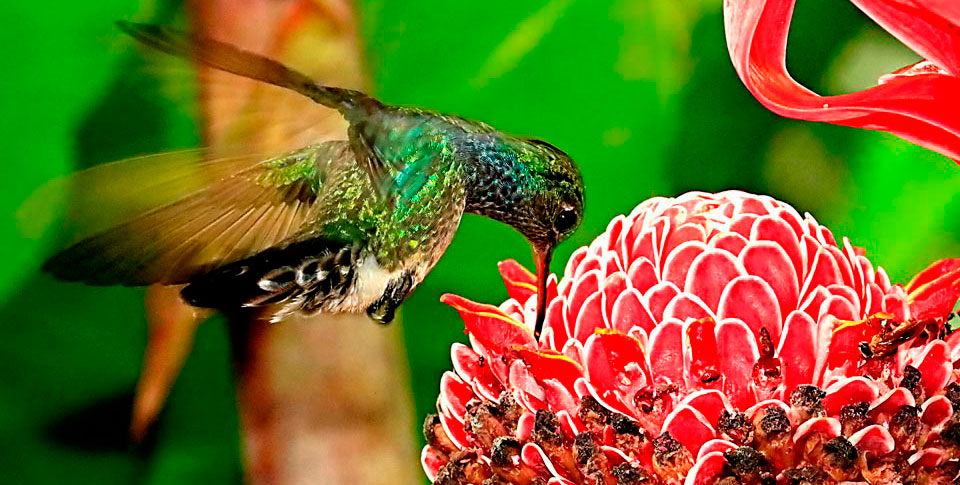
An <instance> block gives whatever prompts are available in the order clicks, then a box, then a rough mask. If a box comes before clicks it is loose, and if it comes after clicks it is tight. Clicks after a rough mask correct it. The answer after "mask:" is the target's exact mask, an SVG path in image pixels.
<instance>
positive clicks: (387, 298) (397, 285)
mask: <svg viewBox="0 0 960 485" xmlns="http://www.w3.org/2000/svg"><path fill="white" fill-rule="evenodd" d="M411 290H413V277H412V276H411V275H410V274H407V273H404V274H403V276H401V277H399V278H397V279H395V280H391V281H390V282H389V283H387V289H386V290H384V292H383V295H380V298H378V299H377V301H375V302H373V303H371V304H370V306H369V307H367V315H369V316H370V319H372V320H373V321H375V322H377V323H379V324H381V325H386V324H388V323H390V322H392V321H393V317H394V316H395V315H396V313H397V308H399V307H400V305H401V304H402V303H403V301H404V300H406V299H407V296H408V295H409V294H410V291H411Z"/></svg>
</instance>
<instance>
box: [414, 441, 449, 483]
mask: <svg viewBox="0 0 960 485" xmlns="http://www.w3.org/2000/svg"><path fill="white" fill-rule="evenodd" d="M446 464H447V463H446V462H445V461H443V460H442V459H441V458H440V455H438V454H437V452H436V451H435V450H434V449H433V448H431V447H429V446H424V447H423V450H421V451H420V465H421V466H422V467H423V472H424V473H426V474H427V479H428V480H430V481H431V482H433V481H434V480H436V479H437V475H438V474H439V473H440V469H441V468H443V466H444V465H446Z"/></svg>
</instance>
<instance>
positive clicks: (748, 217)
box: [730, 214, 757, 239]
mask: <svg viewBox="0 0 960 485" xmlns="http://www.w3.org/2000/svg"><path fill="white" fill-rule="evenodd" d="M755 222H757V216H756V215H755V214H743V215H741V216H738V217H737V218H736V219H735V220H734V221H733V224H730V231H731V232H735V233H737V234H739V235H741V236H743V237H744V238H746V239H750V231H751V230H752V229H753V224H754V223H755Z"/></svg>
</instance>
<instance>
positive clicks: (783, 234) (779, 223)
mask: <svg viewBox="0 0 960 485" xmlns="http://www.w3.org/2000/svg"><path fill="white" fill-rule="evenodd" d="M750 239H751V240H753V241H770V242H771V243H772V245H773V246H774V247H777V248H780V249H781V250H782V251H783V253H784V255H785V256H787V261H788V262H790V263H791V266H793V269H794V271H793V274H794V277H796V275H798V274H802V271H803V249H802V248H801V247H800V240H799V239H798V238H797V234H796V232H794V230H793V228H792V227H791V226H790V224H788V223H787V221H785V220H783V219H782V218H780V217H778V216H764V217H761V218H759V219H757V222H756V224H754V225H753V229H752V230H751V232H750ZM744 264H746V262H745V263H744ZM780 269H781V271H784V269H782V268H780ZM748 271H749V269H748ZM751 274H755V273H751ZM795 282H796V285H797V286H799V280H796V281H795Z"/></svg>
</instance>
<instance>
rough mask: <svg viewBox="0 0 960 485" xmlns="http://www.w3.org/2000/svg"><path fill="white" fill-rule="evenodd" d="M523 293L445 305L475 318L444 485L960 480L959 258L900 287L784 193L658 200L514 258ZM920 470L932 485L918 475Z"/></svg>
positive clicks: (452, 419)
mask: <svg viewBox="0 0 960 485" xmlns="http://www.w3.org/2000/svg"><path fill="white" fill-rule="evenodd" d="M500 270H501V273H502V274H503V278H504V281H505V282H506V285H507V290H508V293H509V294H510V297H511V298H510V299H509V300H507V301H506V302H504V303H503V304H502V305H500V306H499V307H498V306H493V305H486V304H480V303H474V302H472V301H469V300H466V299H464V298H461V297H459V296H454V295H446V296H444V298H443V300H444V301H445V302H447V303H449V304H450V305H452V306H453V307H454V308H456V309H457V310H458V311H459V313H460V315H461V317H462V318H463V321H464V323H465V325H466V333H467V334H468V335H469V338H470V346H466V345H462V344H454V345H453V348H452V352H451V353H452V359H453V367H454V370H455V371H454V372H447V373H446V374H444V376H443V378H442V379H441V383H440V397H439V399H438V401H437V409H438V414H436V415H431V416H430V417H428V418H427V421H426V423H425V425H424V433H425V435H426V439H427V442H428V445H427V446H426V447H425V448H424V450H423V453H422V461H423V466H424V470H425V471H426V472H427V475H428V476H429V477H430V479H431V480H433V481H434V483H440V484H453V483H472V484H478V485H480V484H483V485H491V484H506V483H515V484H522V485H527V484H542V483H549V484H571V483H572V484H605V485H614V484H634V483H636V484H639V483H687V484H707V483H717V482H720V481H721V480H726V481H724V482H723V483H772V482H771V480H779V482H780V483H834V482H841V481H846V480H865V481H869V482H871V483H890V481H891V480H893V479H894V477H896V479H903V480H904V481H905V482H906V481H910V480H913V481H914V482H917V483H933V482H936V480H949V479H953V478H954V477H955V476H956V475H957V474H958V472H960V465H958V464H957V463H958V462H957V459H958V458H960V412H958V413H956V414H955V413H954V410H955V409H956V410H958V411H960V384H958V383H957V382H955V381H956V377H955V375H954V362H955V361H957V360H958V358H960V332H958V333H954V334H948V331H947V328H948V326H947V325H945V323H946V321H947V320H948V319H949V317H950V316H951V311H952V309H953V306H954V304H955V303H956V301H957V299H958V298H960V260H958V259H951V260H943V261H940V262H937V263H935V264H933V265H932V266H930V267H929V268H928V269H927V270H924V271H923V272H921V273H920V274H919V275H917V277H915V278H914V279H913V280H912V281H911V282H910V283H909V284H908V285H907V286H905V287H904V286H900V285H893V284H891V283H890V281H889V279H888V278H887V275H886V273H885V272H884V270H883V269H882V268H879V267H875V266H873V264H872V263H871V262H870V261H869V260H868V259H867V258H866V257H865V256H864V253H863V250H861V249H858V248H855V247H854V246H852V245H851V244H850V242H849V241H848V240H847V239H846V238H844V239H842V240H841V242H840V243H839V244H838V242H837V240H836V239H835V238H834V236H833V234H831V232H830V231H829V230H828V229H826V228H825V227H823V226H821V225H819V224H818V223H817V222H816V221H815V220H814V219H813V217H811V216H810V215H806V216H804V217H801V216H800V215H799V214H798V213H797V212H796V211H795V210H794V209H793V208H792V207H790V206H788V205H786V204H784V203H782V202H779V201H776V200H774V199H772V198H770V197H765V196H755V195H751V194H746V193H743V192H735V191H731V192H723V193H720V194H705V193H688V194H685V195H682V196H680V197H678V198H676V199H665V198H655V199H651V200H648V201H646V202H644V203H643V204H641V205H640V206H639V207H637V208H636V209H635V210H634V211H633V212H632V213H631V214H630V215H629V216H619V217H617V218H616V219H614V220H613V221H612V222H611V223H610V225H609V227H608V229H607V231H606V232H605V233H603V234H601V235H600V236H599V237H597V238H596V239H595V240H594V241H593V243H592V244H591V245H590V246H589V247H583V248H580V249H579V250H578V251H576V252H575V253H574V255H573V256H572V257H571V258H570V261H569V263H568V264H567V267H566V271H565V273H564V276H563V278H562V279H561V280H560V281H559V284H558V282H557V279H556V278H555V277H553V276H551V280H550V285H549V286H548V295H547V301H548V307H547V312H546V320H545V325H544V332H543V334H542V335H541V337H540V339H539V340H536V339H535V338H534V335H533V332H532V330H531V328H532V326H533V324H534V320H535V313H536V304H537V296H536V294H535V292H534V291H535V290H534V289H535V286H534V285H533V283H534V276H533V275H532V274H531V273H530V272H529V271H527V270H525V269H524V268H522V267H521V266H520V265H519V264H517V263H516V262H515V261H506V262H504V263H501V265H500ZM924 480H926V482H925V481H924Z"/></svg>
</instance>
